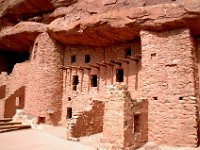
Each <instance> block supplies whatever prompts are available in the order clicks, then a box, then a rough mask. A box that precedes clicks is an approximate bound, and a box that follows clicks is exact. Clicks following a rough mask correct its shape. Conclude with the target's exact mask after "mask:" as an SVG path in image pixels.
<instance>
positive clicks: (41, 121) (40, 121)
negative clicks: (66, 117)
mask: <svg viewBox="0 0 200 150" xmlns="http://www.w3.org/2000/svg"><path fill="white" fill-rule="evenodd" d="M45 119H46V118H45V117H38V122H37V123H38V124H40V123H45Z"/></svg>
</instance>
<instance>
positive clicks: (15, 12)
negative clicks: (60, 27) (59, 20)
mask: <svg viewBox="0 0 200 150" xmlns="http://www.w3.org/2000/svg"><path fill="white" fill-rule="evenodd" d="M76 1H77V0H42V1H35V0H1V1H0V25H6V24H13V23H16V22H20V21H21V20H23V19H26V18H28V17H31V16H34V15H35V14H38V13H40V15H41V14H42V13H45V12H50V11H52V10H54V9H55V8H56V7H60V6H68V5H69V4H72V3H74V2H76Z"/></svg>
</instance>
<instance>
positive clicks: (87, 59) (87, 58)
mask: <svg viewBox="0 0 200 150" xmlns="http://www.w3.org/2000/svg"><path fill="white" fill-rule="evenodd" d="M89 62H90V55H89V54H88V55H85V63H89Z"/></svg>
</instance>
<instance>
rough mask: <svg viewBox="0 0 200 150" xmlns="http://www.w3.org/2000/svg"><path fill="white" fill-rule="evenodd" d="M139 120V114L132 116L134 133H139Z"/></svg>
mask: <svg viewBox="0 0 200 150" xmlns="http://www.w3.org/2000/svg"><path fill="white" fill-rule="evenodd" d="M140 118H141V116H140V114H136V115H134V133H140V128H141V126H140V124H141V123H140V120H141V119H140Z"/></svg>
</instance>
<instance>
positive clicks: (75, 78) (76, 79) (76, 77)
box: [72, 75, 79, 91]
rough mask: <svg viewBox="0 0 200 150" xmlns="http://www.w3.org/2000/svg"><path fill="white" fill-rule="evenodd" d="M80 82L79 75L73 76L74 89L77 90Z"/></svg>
mask: <svg viewBox="0 0 200 150" xmlns="http://www.w3.org/2000/svg"><path fill="white" fill-rule="evenodd" d="M78 83H79V79H78V76H77V75H76V76H73V82H72V85H73V87H72V89H73V91H76V90H77V85H78Z"/></svg>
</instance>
